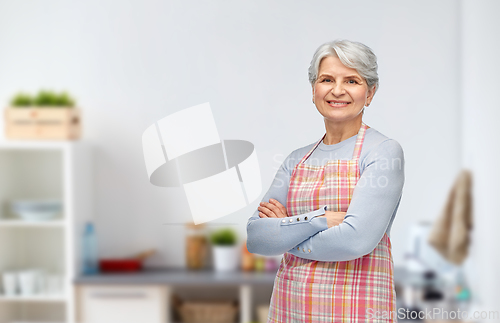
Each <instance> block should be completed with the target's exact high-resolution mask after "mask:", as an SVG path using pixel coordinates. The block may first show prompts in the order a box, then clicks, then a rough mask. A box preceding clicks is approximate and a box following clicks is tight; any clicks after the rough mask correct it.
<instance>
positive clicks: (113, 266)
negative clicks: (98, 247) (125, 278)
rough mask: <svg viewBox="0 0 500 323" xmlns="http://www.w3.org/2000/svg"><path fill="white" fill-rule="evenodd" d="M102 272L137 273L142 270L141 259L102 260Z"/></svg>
mask: <svg viewBox="0 0 500 323" xmlns="http://www.w3.org/2000/svg"><path fill="white" fill-rule="evenodd" d="M99 269H100V270H101V272H135V271H140V270H141V269H142V261H141V260H140V259H100V260H99Z"/></svg>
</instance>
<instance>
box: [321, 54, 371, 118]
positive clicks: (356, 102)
mask: <svg viewBox="0 0 500 323" xmlns="http://www.w3.org/2000/svg"><path fill="white" fill-rule="evenodd" d="M374 92H375V88H374V87H372V88H371V89H369V88H368V85H367V84H366V81H365V79H364V78H363V77H361V76H360V75H359V74H358V72H357V71H356V70H355V69H353V68H349V67H346V66H345V65H344V64H342V62H341V61H340V59H338V58H337V57H334V56H328V57H325V58H323V60H322V61H321V64H320V66H319V71H318V79H317V80H316V82H315V83H314V86H313V98H314V104H315V105H316V108H317V109H318V111H319V113H321V115H322V116H323V117H324V118H325V121H326V122H329V123H335V124H341V123H345V122H347V123H349V122H356V121H360V120H361V117H362V113H361V112H362V110H363V107H364V106H365V105H367V104H370V102H371V100H372V98H373V95H374ZM358 119H359V120H358Z"/></svg>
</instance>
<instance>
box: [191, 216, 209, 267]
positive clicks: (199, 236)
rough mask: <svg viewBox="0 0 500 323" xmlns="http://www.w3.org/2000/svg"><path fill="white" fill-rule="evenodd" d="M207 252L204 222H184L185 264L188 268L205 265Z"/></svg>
mask: <svg viewBox="0 0 500 323" xmlns="http://www.w3.org/2000/svg"><path fill="white" fill-rule="evenodd" d="M207 252H208V239H207V228H206V225H204V224H198V225H196V224H194V223H188V224H186V265H187V268H188V269H202V268H204V267H205V264H206V259H207Z"/></svg>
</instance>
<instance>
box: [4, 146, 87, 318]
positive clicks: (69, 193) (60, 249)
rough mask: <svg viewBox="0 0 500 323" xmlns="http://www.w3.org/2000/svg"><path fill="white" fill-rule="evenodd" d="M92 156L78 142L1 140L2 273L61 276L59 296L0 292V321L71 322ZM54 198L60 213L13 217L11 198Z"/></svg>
mask: <svg viewBox="0 0 500 323" xmlns="http://www.w3.org/2000/svg"><path fill="white" fill-rule="evenodd" d="M91 166H92V160H91V149H90V147H89V146H88V145H87V144H86V143H84V142H81V141H72V142H70V141H0V179H1V180H0V275H1V274H2V272H5V271H18V270H26V269H41V270H42V271H44V272H46V273H48V274H49V275H56V276H60V277H62V283H61V284H62V286H63V287H62V290H64V291H65V293H64V294H62V295H61V294H60V295H46V294H41V295H33V296H21V295H19V296H17V295H16V296H5V295H0V323H10V322H25V321H26V322H31V321H33V322H35V321H36V322H41V321H50V322H65V323H73V322H75V299H74V297H75V289H74V285H73V284H72V279H73V278H74V277H76V276H77V275H78V274H79V268H80V262H79V259H81V253H80V250H81V246H80V238H81V233H82V232H83V228H84V225H85V222H87V221H89V220H91V218H92V198H91V197H92V167H91ZM30 199H34V200H38V199H51V200H54V199H57V200H60V201H61V202H62V205H63V210H62V215H60V216H58V217H56V218H54V219H51V220H47V221H27V220H23V219H20V218H17V217H13V216H12V214H11V212H10V211H9V210H10V207H9V204H10V202H11V201H14V200H30Z"/></svg>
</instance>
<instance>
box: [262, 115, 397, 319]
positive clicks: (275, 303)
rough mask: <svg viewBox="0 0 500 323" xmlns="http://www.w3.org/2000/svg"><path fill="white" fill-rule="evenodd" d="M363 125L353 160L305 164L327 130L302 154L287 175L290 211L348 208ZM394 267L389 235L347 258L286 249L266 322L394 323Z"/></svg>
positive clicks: (292, 213) (357, 171)
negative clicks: (305, 256) (310, 255)
mask: <svg viewBox="0 0 500 323" xmlns="http://www.w3.org/2000/svg"><path fill="white" fill-rule="evenodd" d="M366 129H367V126H366V124H364V123H362V124H361V128H360V130H359V131H358V135H357V138H356V145H355V147H354V154H353V158H352V159H351V160H329V161H328V162H327V163H326V164H325V165H324V166H313V165H307V164H305V163H304V161H305V160H306V159H307V158H308V157H309V156H310V155H311V154H312V152H313V151H314V149H316V147H318V145H319V144H320V142H321V141H322V140H323V138H324V137H325V136H326V134H325V136H323V138H321V140H320V141H318V143H316V145H315V146H314V147H313V148H312V149H311V150H310V151H309V152H308V153H307V154H306V155H305V156H304V157H303V158H302V160H301V161H300V162H299V163H298V164H297V166H295V169H294V170H293V173H292V176H291V178H290V187H289V190H288V201H287V210H288V215H289V216H295V215H299V214H304V213H307V212H310V211H314V210H317V209H319V208H320V207H321V206H322V205H327V206H328V210H329V211H338V212H341V211H342V212H346V211H347V208H348V207H349V204H350V202H351V197H352V193H353V191H354V187H355V186H356V183H357V182H358V180H359V177H360V172H359V166H358V161H359V156H360V153H361V147H362V146H363V141H364V136H365V131H366ZM352 243H356V241H352ZM302 252H304V253H307V252H309V251H308V250H302ZM393 270H394V264H393V260H392V253H391V242H390V240H389V237H388V236H387V234H384V236H383V237H382V239H381V240H380V242H379V243H378V245H377V247H376V248H375V249H374V250H373V251H372V252H371V253H370V254H367V255H365V256H363V257H361V258H358V259H354V260H350V261H339V262H324V261H315V260H308V259H303V258H300V257H296V256H294V255H292V254H290V253H288V252H287V253H285V254H284V255H283V258H282V260H281V264H280V267H279V270H278V272H277V274H276V278H275V281H274V287H273V294H272V296H271V305H270V309H269V317H268V323H278V322H279V323H292V322H311V323H319V322H397V315H396V314H397V313H396V293H395V290H394V278H393ZM382 317H383V318H382Z"/></svg>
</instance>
